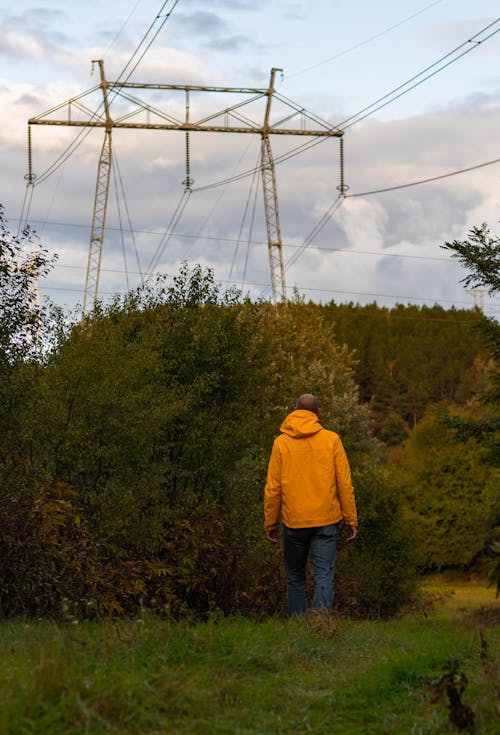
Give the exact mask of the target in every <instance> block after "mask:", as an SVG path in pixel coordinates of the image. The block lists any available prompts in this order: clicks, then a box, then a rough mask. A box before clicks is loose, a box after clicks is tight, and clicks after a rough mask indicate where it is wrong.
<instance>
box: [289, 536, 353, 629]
mask: <svg viewBox="0 0 500 735" xmlns="http://www.w3.org/2000/svg"><path fill="white" fill-rule="evenodd" d="M340 525H341V524H340V522H339V523H333V524H332V525H330V526H319V527H315V528H288V527H287V526H283V540H284V556H285V571H286V579H287V601H288V614H289V615H303V614H304V613H305V612H306V610H307V597H306V564H307V557H308V555H309V553H310V554H311V563H312V568H313V576H314V597H313V601H312V607H313V608H315V609H320V608H324V609H325V610H327V611H328V612H331V611H332V606H333V568H334V565H335V556H336V553H337V536H338V534H339V531H340Z"/></svg>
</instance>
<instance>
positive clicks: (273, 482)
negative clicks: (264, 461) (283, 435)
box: [264, 440, 281, 531]
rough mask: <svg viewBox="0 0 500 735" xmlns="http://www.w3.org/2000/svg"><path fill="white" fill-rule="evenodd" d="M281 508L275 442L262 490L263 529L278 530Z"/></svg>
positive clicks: (279, 477)
mask: <svg viewBox="0 0 500 735" xmlns="http://www.w3.org/2000/svg"><path fill="white" fill-rule="evenodd" d="M280 507H281V452H280V450H279V447H278V444H277V441H276V440H275V442H274V444H273V449H272V452H271V457H270V459H269V466H268V469H267V481H266V486H265V488H264V528H265V530H266V531H273V530H275V529H276V528H278V518H279V512H280Z"/></svg>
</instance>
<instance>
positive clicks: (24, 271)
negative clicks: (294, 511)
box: [0, 220, 499, 618]
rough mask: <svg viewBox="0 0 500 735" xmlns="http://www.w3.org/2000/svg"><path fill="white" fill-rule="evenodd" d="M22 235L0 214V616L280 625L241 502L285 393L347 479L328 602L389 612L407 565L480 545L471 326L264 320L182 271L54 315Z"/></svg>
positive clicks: (477, 370) (397, 319) (486, 483)
mask: <svg viewBox="0 0 500 735" xmlns="http://www.w3.org/2000/svg"><path fill="white" fill-rule="evenodd" d="M30 238H32V235H31V233H29V232H26V233H23V234H22V235H21V236H20V237H15V236H13V235H11V234H10V233H9V232H8V230H7V228H6V226H5V223H4V222H3V220H2V234H1V251H0V286H1V294H2V295H1V297H0V378H1V380H0V390H1V392H2V396H1V398H2V405H3V411H2V415H1V419H0V421H1V426H0V519H1V523H0V528H1V530H0V580H1V585H0V616H3V617H9V616H18V615H23V616H28V617H29V616H37V617H39V616H51V617H56V618H61V617H63V618H64V617H65V618H71V617H72V616H76V617H78V618H82V617H87V618H99V617H102V616H104V615H114V614H135V613H136V612H137V610H138V609H141V608H144V607H147V608H149V609H151V610H154V611H155V612H157V613H158V614H162V615H173V616H175V617H186V616H197V615H204V614H207V613H208V612H209V611H210V610H213V609H219V610H221V611H222V612H224V613H226V614H228V613H233V612H238V613H241V614H244V615H254V616H263V615H270V614H276V613H277V614H282V613H283V605H284V602H285V599H284V598H285V595H284V587H283V571H282V561H281V557H280V556H279V554H276V553H275V550H273V549H270V548H269V544H267V542H266V540H265V538H264V534H263V528H262V489H263V484H264V479H265V472H266V467H267V461H268V457H269V452H270V448H271V444H272V440H273V438H274V436H275V435H276V433H277V431H278V427H279V425H280V423H281V421H282V419H283V417H284V416H285V415H286V413H287V412H288V411H289V410H290V409H291V407H292V406H293V403H294V400H295V398H296V396H297V395H298V394H300V393H302V392H304V391H308V392H313V393H316V394H317V395H318V396H319V397H320V398H321V402H322V422H323V423H324V425H325V426H327V427H328V428H332V429H334V430H335V431H337V432H338V433H339V434H340V435H341V436H342V439H343V441H344V444H345V446H346V449H347V452H348V456H349V459H350V462H351V466H352V470H353V477H354V482H355V487H356V496H357V501H358V506H359V516H360V532H359V536H358V538H357V539H356V543H355V544H351V545H349V546H348V547H343V548H340V550H339V559H338V564H337V580H336V594H337V604H338V605H339V607H340V609H342V610H344V611H345V612H347V613H349V614H351V615H367V616H387V615H392V614H394V613H396V612H397V611H398V610H399V609H400V608H401V606H403V605H404V604H406V603H407V602H408V601H409V599H410V598H411V595H412V594H413V592H414V590H415V585H416V579H417V575H418V573H420V572H422V571H424V572H425V571H430V570H434V569H442V568H448V567H452V568H453V567H455V568H456V567H459V568H467V567H468V566H470V565H471V564H473V563H474V562H475V560H476V559H477V558H478V556H480V555H481V553H482V552H483V551H484V550H485V549H486V548H487V547H488V544H489V543H490V542H491V539H492V538H493V536H494V533H495V528H496V527H497V526H498V516H499V512H498V500H497V494H496V493H495V487H498V468H497V467H496V466H495V463H494V462H491V461H490V460H485V458H484V457H483V456H482V454H484V441H483V435H482V434H481V431H482V430H484V431H486V429H484V427H485V426H490V427H491V426H493V423H492V416H494V415H495V406H493V405H488V404H485V403H481V400H480V397H481V396H483V395H484V393H485V391H487V390H488V389H489V386H491V383H492V375H494V363H495V361H494V355H493V356H492V354H491V350H490V351H488V347H487V345H486V346H485V343H484V341H482V340H483V338H482V336H481V334H480V332H479V331H478V330H477V327H478V325H480V324H482V322H483V320H484V317H482V315H481V314H480V313H479V312H468V311H444V310H443V309H441V308H439V307H433V308H432V309H429V308H417V307H414V306H407V307H404V306H398V307H396V308H395V309H392V310H387V309H381V308H379V307H377V306H376V305H371V306H368V307H359V306H355V305H345V306H344V305H336V304H334V303H331V304H328V305H324V306H322V305H317V304H312V303H305V302H304V301H303V300H301V299H300V298H297V299H296V300H295V301H294V302H291V303H288V304H286V305H280V306H278V307H273V306H271V305H270V304H267V303H259V304H255V303H252V302H250V301H248V300H245V299H242V298H241V296H240V294H238V293H237V292H234V291H231V290H229V291H223V290H222V289H220V288H219V287H218V286H217V285H216V283H215V281H214V278H213V274H212V273H211V272H210V271H209V270H205V269H202V268H201V267H198V266H197V267H195V268H193V269H192V270H189V269H188V268H187V266H183V267H182V268H181V270H180V272H179V274H178V275H177V277H176V278H175V279H174V282H173V283H172V284H170V285H169V284H167V283H165V282H163V281H161V280H160V281H158V283H157V284H156V285H155V286H154V287H150V288H146V289H143V290H140V291H138V292H135V293H131V294H128V295H127V296H125V297H117V298H116V299H115V300H114V301H113V302H112V303H110V304H108V305H100V306H99V307H98V308H97V309H96V310H95V312H94V313H93V315H92V316H90V317H88V318H86V319H85V320H84V321H82V322H79V323H68V322H67V321H66V320H65V318H63V316H62V315H61V314H60V313H59V312H58V311H57V310H56V309H54V308H50V307H47V308H45V309H44V310H42V312H40V311H39V310H38V309H37V308H36V307H35V306H34V305H33V303H32V302H31V300H30V279H31V278H32V277H33V275H34V273H36V272H38V273H39V274H41V275H43V273H44V272H46V271H47V269H49V268H50V266H51V262H50V259H49V258H48V256H47V254H46V253H45V252H44V251H43V249H41V248H39V249H38V250H36V249H35V251H34V252H33V254H32V255H26V248H25V245H26V242H27V241H28V240H29V239H30ZM464 426H468V427H469V429H470V427H472V426H473V427H475V428H474V429H473V430H470V431H466V430H465V429H464ZM481 426H482V427H483V429H481V428H478V427H481ZM484 431H483V433H484ZM491 435H492V433H491V432H490V434H489V437H490V439H491Z"/></svg>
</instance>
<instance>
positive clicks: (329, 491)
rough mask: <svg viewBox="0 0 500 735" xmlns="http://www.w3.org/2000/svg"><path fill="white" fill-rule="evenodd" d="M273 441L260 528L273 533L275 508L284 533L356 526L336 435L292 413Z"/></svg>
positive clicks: (312, 418)
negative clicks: (286, 529) (340, 523)
mask: <svg viewBox="0 0 500 735" xmlns="http://www.w3.org/2000/svg"><path fill="white" fill-rule="evenodd" d="M280 431H281V432H282V433H281V434H280V436H278V437H277V438H276V439H275V440H274V444H273V449H272V452H271V458H270V460H269V468H268V472H267V482H266V487H265V489H264V527H265V529H266V531H272V530H274V529H276V528H277V527H278V517H279V511H280V508H281V515H282V519H283V523H284V524H285V526H288V527H289V528H312V527H315V526H328V525H330V524H332V523H337V522H338V521H341V520H342V519H343V520H344V521H345V522H346V523H347V524H348V525H350V526H357V524H358V521H357V515H356V503H355V499H354V489H353V486H352V481H351V471H350V469H349V462H348V461H347V456H346V453H345V450H344V447H343V445H342V442H341V440H340V437H339V436H338V434H335V432H333V431H328V429H324V428H323V427H322V426H321V424H320V422H319V419H318V416H317V415H316V414H315V413H313V412H312V411H307V410H305V409H299V410H296V411H292V413H291V414H289V415H288V416H287V417H286V419H285V420H284V421H283V423H282V424H281V427H280Z"/></svg>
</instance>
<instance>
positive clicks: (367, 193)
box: [345, 158, 500, 198]
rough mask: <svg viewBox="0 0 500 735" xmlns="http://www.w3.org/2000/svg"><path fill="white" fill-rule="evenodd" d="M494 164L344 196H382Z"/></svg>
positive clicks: (480, 164)
mask: <svg viewBox="0 0 500 735" xmlns="http://www.w3.org/2000/svg"><path fill="white" fill-rule="evenodd" d="M494 163H500V158H494V159H493V160H492V161H485V162H484V163H478V164H476V165H475V166H468V167H467V168H461V169H459V170H458V171H450V172H448V173H447V174H441V175H440V176H432V177H430V178H428V179H420V180H419V181H412V182H411V183H409V184H399V185H397V186H388V187H386V188H384V189H374V190H373V191H364V192H360V193H359V194H346V195H345V196H346V198H347V197H349V198H352V197H366V196H369V195H371V194H383V193H384V192H386V191H396V190H397V189H407V188H409V187H410V186H418V185H419V184H429V183H431V182H432V181H439V180H440V179H447V178H449V177H450V176H458V175H459V174H465V173H467V172H468V171H475V170H476V169H478V168H484V167H485V166H492V165H493V164H494Z"/></svg>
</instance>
